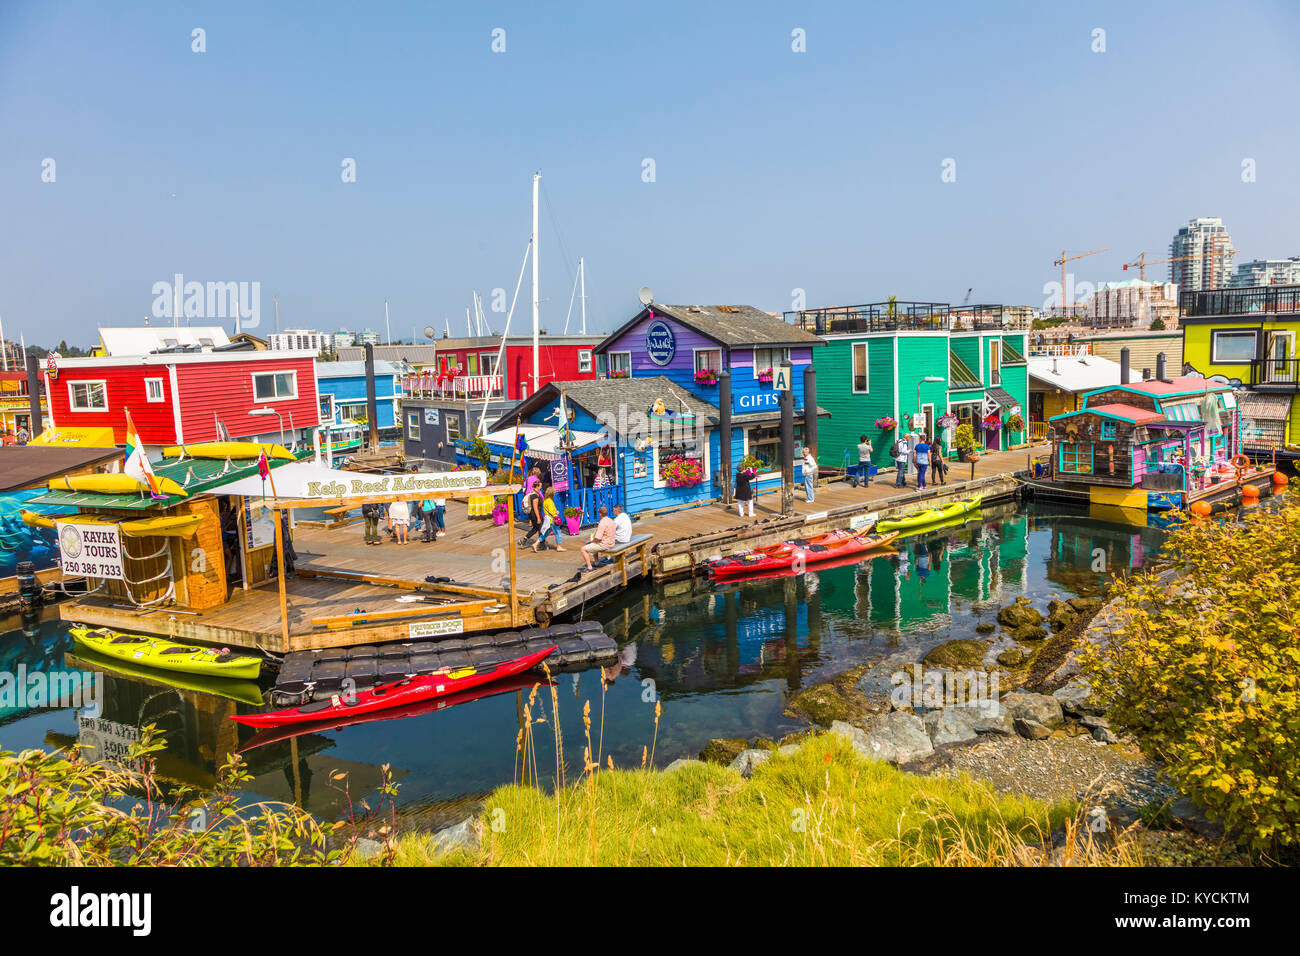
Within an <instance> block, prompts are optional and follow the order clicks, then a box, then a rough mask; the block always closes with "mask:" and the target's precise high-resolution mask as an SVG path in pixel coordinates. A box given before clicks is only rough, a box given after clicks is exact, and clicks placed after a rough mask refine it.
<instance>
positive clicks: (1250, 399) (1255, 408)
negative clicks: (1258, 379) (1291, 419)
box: [1237, 392, 1291, 422]
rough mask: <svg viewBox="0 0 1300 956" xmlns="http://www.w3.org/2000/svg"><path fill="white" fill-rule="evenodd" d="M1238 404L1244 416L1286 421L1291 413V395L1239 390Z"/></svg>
mask: <svg viewBox="0 0 1300 956" xmlns="http://www.w3.org/2000/svg"><path fill="white" fill-rule="evenodd" d="M1237 405H1238V407H1239V408H1240V409H1241V417H1242V418H1251V419H1256V420H1258V419H1265V420H1268V421H1274V422H1284V421H1286V419H1287V416H1288V415H1289V414H1291V396H1290V395H1261V394H1259V393H1258V392H1238V393H1237Z"/></svg>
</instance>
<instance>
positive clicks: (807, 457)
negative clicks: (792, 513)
mask: <svg viewBox="0 0 1300 956" xmlns="http://www.w3.org/2000/svg"><path fill="white" fill-rule="evenodd" d="M799 464H800V465H801V466H802V467H803V496H804V500H805V501H809V502H812V501H815V500H816V496H817V459H816V458H814V457H813V453H812V449H811V448H808V447H805V448H804V450H803V458H801V459H800V460H799ZM755 475H757V472H756V471H755V470H754V469H753V468H747V467H745V466H744V465H741V466H740V467H739V468H737V469H736V490H735V498H736V514H738V515H740V516H741V517H742V518H744V517H750V518H752V517H754V477H755ZM746 510H748V515H746Z"/></svg>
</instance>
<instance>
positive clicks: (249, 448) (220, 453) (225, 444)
mask: <svg viewBox="0 0 1300 956" xmlns="http://www.w3.org/2000/svg"><path fill="white" fill-rule="evenodd" d="M263 449H265V450H266V457H267V458H284V459H286V460H288V461H297V460H298V459H297V458H296V457H295V456H294V454H293V452H291V451H289V449H287V448H285V447H284V446H283V445H263V444H261V443H259V442H255V441H205V442H199V443H198V444H194V445H172V446H171V447H169V448H164V449H163V457H164V458H179V457H181V453H182V452H184V454H185V456H186V457H187V458H216V459H222V458H232V459H233V458H256V457H257V456H259V455H260V454H262V450H263Z"/></svg>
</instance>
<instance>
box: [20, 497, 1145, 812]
mask: <svg viewBox="0 0 1300 956" xmlns="http://www.w3.org/2000/svg"><path fill="white" fill-rule="evenodd" d="M1162 538H1163V531H1161V530H1160V529H1159V528H1158V527H1145V526H1143V527H1137V526H1133V525H1126V524H1123V523H1120V522H1119V521H1116V520H1109V519H1107V518H1099V517H1095V516H1093V517H1090V516H1089V515H1088V514H1087V513H1083V512H1074V511H1071V510H1069V509H1065V508H1061V507H1059V506H1046V505H1040V506H1034V505H1006V506H1003V507H1001V508H994V509H985V510H984V512H983V513H982V515H981V518H980V520H979V521H977V522H973V523H970V524H967V525H964V526H960V527H949V528H943V529H939V530H937V531H934V532H931V533H929V534H925V535H922V536H918V537H912V538H908V539H906V540H905V541H903V542H901V544H900V547H899V553H898V554H896V555H887V556H882V557H877V558H874V559H871V560H868V561H865V562H861V563H859V564H855V565H850V566H845V567H837V568H830V569H826V570H822V571H815V572H809V573H807V574H805V575H803V576H800V577H793V576H791V577H777V578H770V579H766V580H761V581H753V582H749V583H745V584H725V585H718V586H715V585H714V584H712V583H710V582H709V581H707V580H693V581H681V582H674V583H670V584H668V585H667V586H665V587H662V588H649V587H639V588H636V589H631V590H629V592H628V593H627V594H626V595H624V596H623V597H622V598H621V599H619V600H617V601H613V602H610V603H607V604H605V605H603V606H601V607H599V608H596V609H594V610H593V611H591V612H590V613H589V614H588V617H590V618H593V619H596V620H599V621H600V622H601V623H602V624H604V625H605V628H606V631H607V632H608V633H609V634H610V635H611V636H612V637H614V638H615V639H617V640H618V642H619V644H620V646H621V647H622V649H623V655H622V658H621V663H620V664H619V665H618V666H617V667H615V668H613V669H612V670H613V681H612V683H610V684H609V685H608V688H607V690H606V692H605V699H604V748H603V752H604V753H605V754H610V755H612V756H613V758H614V762H615V764H617V765H623V766H626V765H635V764H639V763H640V761H641V754H642V748H643V747H649V746H650V745H651V743H652V740H653V738H654V733H655V726H654V701H655V700H656V699H658V700H660V701H661V702H662V705H663V713H662V717H661V719H660V721H659V727H658V740H657V743H656V744H655V763H656V764H659V765H663V764H665V763H667V762H668V761H670V760H672V759H674V758H676V757H682V756H694V755H695V754H696V753H698V751H699V750H700V748H701V747H703V746H704V745H705V744H706V743H708V741H709V739H710V738H712V737H727V736H746V737H748V736H754V735H758V734H766V735H769V736H773V737H779V736H780V735H782V734H784V733H788V732H790V731H793V730H798V729H801V728H802V727H803V725H802V724H800V723H799V722H797V721H794V720H791V719H790V718H788V717H784V716H783V715H782V711H783V709H784V707H785V704H786V701H787V700H788V699H789V698H790V697H791V696H792V695H794V694H796V693H798V692H799V691H800V690H801V689H803V688H805V687H807V686H809V685H810V684H813V683H816V682H818V681H819V680H823V679H826V678H827V677H829V676H831V675H833V674H835V673H837V672H838V671H841V670H843V669H845V668H846V667H848V666H851V665H854V664H858V663H862V662H864V661H870V660H876V659H880V658H882V657H884V656H886V655H889V654H893V653H896V652H898V651H901V650H906V649H908V648H909V647H911V648H915V649H916V650H917V651H923V650H924V649H925V648H927V647H928V646H930V645H932V644H934V643H938V642H940V641H943V640H948V639H950V638H958V637H974V636H976V635H975V625H976V624H978V623H980V622H981V621H992V620H993V619H994V616H995V615H996V613H997V609H998V608H999V607H1001V606H1002V605H1004V604H1006V603H1008V602H1009V601H1011V600H1013V599H1014V598H1016V597H1018V596H1020V595H1027V596H1029V597H1030V598H1031V599H1033V601H1034V603H1035V605H1036V606H1038V607H1040V608H1043V607H1044V606H1045V605H1046V602H1047V600H1049V599H1050V597H1052V596H1054V595H1061V596H1066V597H1068V596H1071V595H1076V594H1095V593H1097V589H1098V587H1099V586H1100V584H1101V583H1102V582H1103V581H1104V580H1105V579H1106V577H1107V576H1108V574H1109V573H1110V572H1113V571H1114V570H1116V569H1128V568H1135V567H1140V566H1141V565H1142V564H1143V563H1144V562H1145V561H1147V560H1148V559H1149V558H1150V557H1152V556H1153V555H1154V554H1155V553H1156V551H1157V550H1158V549H1159V546H1160V543H1161V540H1162ZM1099 559H1100V560H1103V561H1104V562H1105V567H1106V569H1107V571H1106V573H1101V574H1099V573H1097V572H1095V571H1094V570H1093V568H1094V567H1096V566H1098V565H1097V562H1098V561H1099ZM8 627H13V628H14V630H10V631H8V633H5V634H4V635H3V636H0V672H5V671H7V672H10V673H14V672H15V671H16V670H17V668H18V665H19V664H22V665H24V668H25V670H26V671H27V672H28V673H32V672H35V671H56V672H57V671H60V670H66V669H68V665H67V662H66V661H65V659H64V654H65V652H66V651H70V650H71V649H72V645H71V640H70V638H69V637H68V635H67V633H66V630H65V628H64V627H63V625H62V624H60V623H59V622H57V621H53V620H51V621H45V622H42V623H40V624H39V625H30V626H29V627H28V629H27V632H26V633H25V632H24V631H23V629H22V628H21V627H20V626H19V623H18V622H17V621H11V622H7V623H6V622H0V628H8ZM72 670H74V671H75V668H72ZM103 686H104V691H103V701H102V714H101V715H100V716H99V717H98V718H97V719H94V720H88V719H87V718H86V717H85V715H84V714H79V712H78V711H77V710H74V709H72V708H64V709H50V708H36V709H27V710H21V709H15V708H12V707H6V706H4V705H3V703H0V749H5V750H17V749H22V748H24V747H48V746H55V745H58V744H60V743H67V742H71V741H73V740H75V739H77V738H78V735H79V734H80V737H81V739H82V740H83V742H91V743H94V744H96V745H97V746H98V747H100V748H101V750H100V752H101V753H105V754H111V753H112V752H114V750H115V749H118V748H121V747H123V746H125V745H126V743H127V742H128V741H129V739H130V738H131V736H132V735H133V733H134V732H135V728H138V727H139V726H141V725H143V724H145V723H148V722H150V721H153V722H155V723H157V724H158V725H159V726H160V727H162V728H164V729H165V730H166V731H167V734H168V750H167V753H166V755H165V758H164V759H163V760H162V761H160V767H159V769H160V771H161V772H162V773H163V774H164V775H165V776H167V777H169V778H171V779H175V780H180V781H183V782H185V783H188V784H191V785H197V786H205V785H210V784H211V782H212V780H213V775H214V772H215V770H216V767H217V765H218V763H219V762H220V759H221V758H222V757H223V756H224V755H225V754H226V753H228V752H230V751H232V750H235V749H237V748H238V747H240V746H242V745H243V744H244V743H246V742H247V741H248V739H249V737H250V736H251V731H249V730H247V729H244V728H240V727H239V726H238V725H236V724H235V723H234V722H233V721H230V720H227V719H226V718H227V716H228V715H229V714H231V713H235V712H237V708H238V709H241V710H247V709H249V708H248V705H246V704H240V703H236V702H234V701H231V700H228V699H225V698H222V697H218V696H215V695H212V694H208V693H201V692H198V691H194V690H179V689H174V688H169V687H167V686H165V685H163V684H160V683H157V682H152V681H144V680H140V679H138V678H132V677H126V676H118V675H115V674H112V673H106V674H105V681H104V685H103ZM556 693H557V695H558V700H559V718H560V727H561V728H562V730H563V735H564V746H565V753H566V763H567V764H568V765H569V766H570V767H571V768H572V767H575V766H576V767H580V766H581V759H582V746H583V739H582V732H583V731H582V719H581V714H582V706H583V703H584V702H585V701H588V700H589V701H591V706H592V721H593V738H594V737H596V736H598V735H599V733H600V717H601V681H600V671H599V670H598V669H596V670H588V671H585V672H582V673H578V674H560V675H558V677H557V680H556ZM539 696H540V697H541V699H542V701H543V703H542V708H541V709H542V711H543V712H544V714H545V716H546V718H547V721H548V722H547V723H546V724H544V725H541V726H540V727H539V728H538V734H539V741H540V742H539V745H538V765H539V769H545V768H546V767H549V768H550V772H548V773H547V774H546V776H547V778H548V779H549V776H550V773H551V772H553V768H554V760H555V757H554V745H553V743H552V741H553V729H552V728H553V724H552V723H551V722H550V721H551V718H552V713H551V711H552V705H551V701H550V692H549V691H546V692H545V694H543V695H539ZM518 707H519V696H518V695H516V693H514V692H513V691H511V692H507V693H501V694H497V695H495V696H490V697H486V698H482V699H478V700H474V701H470V702H466V703H463V704H459V705H457V706H453V707H449V708H447V709H444V710H441V711H436V712H430V713H424V714H421V715H416V716H411V717H407V718H404V719H400V720H387V721H380V722H375V723H369V724H362V725H357V726H353V727H347V728H343V729H341V730H330V731H326V732H321V733H308V734H305V735H302V736H300V737H297V738H295V739H294V740H292V741H289V740H282V741H279V742H275V743H271V744H268V745H266V746H261V747H257V748H256V749H252V750H249V751H247V752H246V753H245V757H246V759H247V760H248V764H249V769H250V771H251V773H252V774H253V776H254V779H253V780H252V782H251V784H250V786H249V787H248V796H250V797H257V798H269V799H279V800H289V799H294V798H295V796H296V797H297V798H298V800H299V802H301V803H302V804H303V805H305V806H306V807H307V808H308V809H309V810H312V811H313V812H315V813H318V814H320V815H322V816H324V817H327V818H334V817H337V816H338V815H339V814H340V812H341V807H342V806H343V805H344V798H343V797H342V795H341V794H340V793H339V792H337V791H336V790H335V789H333V788H332V787H331V786H330V784H329V781H328V778H329V775H330V773H331V772H332V771H334V770H345V771H348V773H349V782H350V789H351V793H352V795H353V797H354V798H356V797H358V796H363V795H365V794H367V793H369V792H370V791H371V790H372V789H373V786H374V784H375V781H376V780H377V779H378V775H379V770H378V768H379V766H380V765H381V764H385V763H388V764H390V765H391V766H392V768H393V773H394V775H395V777H396V778H397V780H398V782H399V783H400V785H401V796H400V800H399V803H400V805H401V807H402V809H403V812H404V813H406V814H409V815H412V816H415V817H420V818H428V819H427V822H429V823H430V824H433V823H439V822H442V820H444V819H451V818H453V817H456V818H458V817H457V808H458V806H459V805H460V804H461V803H463V801H465V800H469V799H473V798H475V797H477V796H479V795H481V794H482V793H484V792H485V791H487V790H489V789H491V788H492V787H494V786H496V785H498V784H500V783H503V782H509V781H510V780H511V779H512V774H513V765H514V755H515V734H516V731H517V729H518V713H519V711H518ZM462 815H463V814H462Z"/></svg>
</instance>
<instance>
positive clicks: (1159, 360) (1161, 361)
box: [1156, 352, 1169, 382]
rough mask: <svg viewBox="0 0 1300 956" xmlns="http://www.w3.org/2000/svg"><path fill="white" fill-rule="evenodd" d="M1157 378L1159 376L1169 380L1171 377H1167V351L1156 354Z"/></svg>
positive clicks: (1163, 380)
mask: <svg viewBox="0 0 1300 956" xmlns="http://www.w3.org/2000/svg"><path fill="white" fill-rule="evenodd" d="M1156 378H1158V379H1159V380H1160V381H1162V382H1167V381H1169V379H1167V378H1165V353H1164V352H1161V353H1160V354H1159V355H1157V356H1156Z"/></svg>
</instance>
